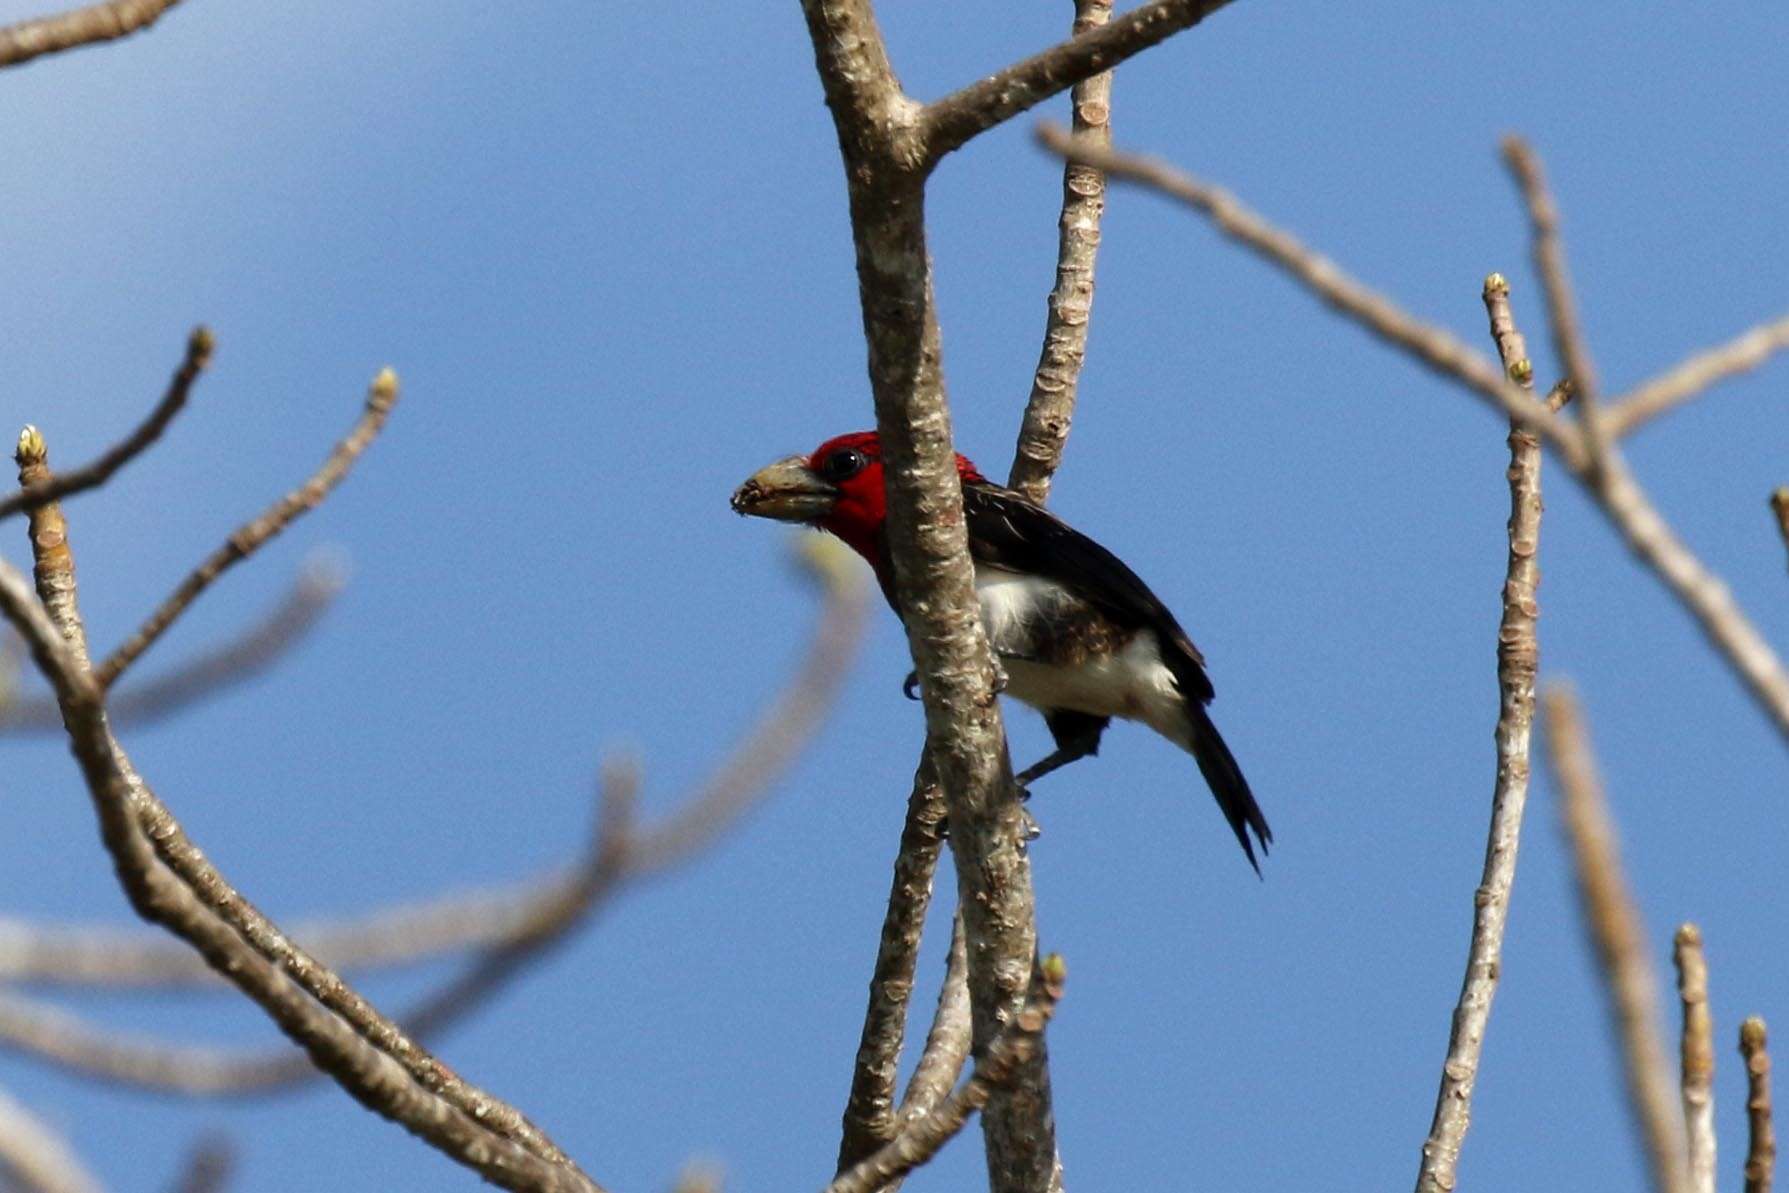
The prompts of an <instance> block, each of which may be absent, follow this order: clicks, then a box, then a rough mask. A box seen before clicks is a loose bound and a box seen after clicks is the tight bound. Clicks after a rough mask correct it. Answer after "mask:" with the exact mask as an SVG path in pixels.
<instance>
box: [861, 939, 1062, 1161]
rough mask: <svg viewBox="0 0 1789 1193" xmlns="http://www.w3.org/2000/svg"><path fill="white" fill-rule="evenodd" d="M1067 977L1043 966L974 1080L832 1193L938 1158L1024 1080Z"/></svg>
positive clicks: (1056, 963) (1050, 962)
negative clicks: (1011, 1085) (998, 1096)
mask: <svg viewBox="0 0 1789 1193" xmlns="http://www.w3.org/2000/svg"><path fill="white" fill-rule="evenodd" d="M1066 976H1067V970H1066V968H1065V967H1064V966H1063V964H1062V958H1060V957H1057V956H1054V955H1052V956H1049V957H1045V958H1044V959H1043V960H1042V961H1040V962H1039V963H1038V965H1037V966H1036V967H1035V969H1034V971H1033V975H1032V985H1031V992H1030V995H1029V997H1028V998H1027V999H1026V1001H1025V1004H1024V1006H1023V1008H1022V1009H1021V1010H1020V1011H1019V1013H1018V1014H1017V1015H1014V1016H1013V1017H1012V1019H1011V1020H1010V1021H1009V1022H1008V1023H1007V1024H1006V1025H1005V1026H1004V1027H1002V1028H1001V1030H1000V1034H999V1035H997V1036H996V1037H995V1038H994V1039H993V1041H992V1042H990V1044H989V1045H988V1047H987V1049H986V1051H984V1052H983V1054H982V1057H981V1059H980V1060H978V1061H976V1062H975V1069H974V1071H973V1072H972V1073H970V1075H969V1080H967V1081H965V1082H964V1083H963V1084H962V1085H961V1086H960V1087H958V1089H957V1090H956V1092H954V1093H952V1094H951V1095H950V1097H948V1098H946V1099H945V1100H944V1103H943V1105H941V1106H939V1107H938V1109H936V1110H934V1111H933V1112H932V1113H930V1114H928V1115H926V1116H925V1117H923V1118H917V1119H914V1120H912V1121H910V1122H907V1123H904V1124H903V1125H902V1126H901V1129H900V1131H899V1132H898V1133H896V1135H895V1136H894V1138H892V1139H891V1140H889V1141H888V1143H886V1144H884V1145H883V1146H882V1147H881V1148H879V1149H878V1150H877V1151H876V1152H875V1153H874V1154H873V1155H871V1156H869V1157H867V1158H866V1159H864V1160H863V1161H862V1162H861V1163H858V1164H856V1165H855V1166H853V1167H852V1168H851V1170H850V1171H848V1172H845V1173H841V1174H840V1175H839V1177H838V1178H837V1179H836V1180H834V1181H833V1182H832V1184H830V1185H828V1186H826V1193H875V1191H876V1190H879V1189H883V1188H886V1187H887V1186H888V1185H889V1184H890V1183H891V1182H894V1181H898V1180H899V1179H900V1178H902V1177H904V1176H906V1175H907V1174H908V1173H909V1172H911V1171H913V1170H914V1169H915V1168H917V1167H919V1166H920V1165H921V1164H924V1163H925V1162H926V1161H928V1160H930V1159H931V1158H932V1157H933V1156H935V1155H937V1154H938V1149H939V1148H941V1147H943V1146H944V1145H945V1144H946V1143H948V1142H950V1140H951V1138H952V1137H953V1136H955V1135H956V1133H957V1132H958V1131H961V1130H962V1129H963V1127H964V1126H965V1125H966V1124H967V1123H968V1121H969V1116H970V1115H972V1114H974V1113H975V1112H976V1111H977V1110H980V1109H981V1108H982V1107H983V1106H986V1105H987V1104H988V1099H989V1097H990V1096H991V1095H992V1094H993V1091H994V1090H996V1089H998V1088H999V1087H1001V1086H1002V1085H1005V1084H1007V1083H1008V1082H1011V1081H1014V1080H1017V1079H1019V1077H1020V1076H1021V1075H1022V1073H1023V1070H1024V1067H1025V1064H1026V1062H1027V1061H1028V1060H1029V1059H1030V1056H1031V1053H1032V1052H1033V1051H1034V1050H1036V1049H1037V1048H1039V1047H1041V1046H1042V1043H1043V1031H1044V1026H1045V1024H1047V1023H1048V1022H1049V1021H1050V1016H1051V1015H1052V1014H1053V1013H1054V1012H1055V1010H1056V1003H1057V1001H1058V1000H1059V999H1060V998H1061V997H1062V983H1063V980H1064V978H1065V977H1066Z"/></svg>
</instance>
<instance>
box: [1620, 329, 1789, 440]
mask: <svg viewBox="0 0 1789 1193" xmlns="http://www.w3.org/2000/svg"><path fill="white" fill-rule="evenodd" d="M1785 348H1789V315H1785V316H1782V317H1780V318H1777V319H1774V320H1772V321H1771V322H1769V323H1763V324H1760V325H1759V326H1757V327H1754V328H1751V329H1750V330H1747V331H1743V332H1741V333H1740V334H1739V335H1737V336H1735V337H1734V338H1733V339H1731V340H1729V341H1727V342H1726V343H1725V344H1721V345H1719V346H1717V347H1714V348H1710V349H1709V350H1708V351H1706V352H1698V353H1697V354H1696V355H1694V356H1692V357H1690V358H1689V359H1688V360H1685V361H1684V362H1683V363H1682V364H1678V365H1674V366H1673V367H1672V368H1670V369H1668V370H1666V371H1665V372H1663V373H1661V374H1660V375H1659V376H1657V377H1654V378H1653V379H1652V380H1650V381H1643V382H1641V383H1640V384H1639V385H1636V386H1635V387H1634V388H1633V389H1631V390H1629V391H1628V392H1627V393H1626V395H1624V396H1623V397H1620V398H1617V399H1614V400H1612V401H1611V402H1610V404H1609V408H1608V411H1607V412H1606V413H1605V414H1604V416H1603V421H1604V423H1606V424H1607V425H1608V428H1609V436H1610V438H1614V439H1618V438H1620V437H1621V436H1623V435H1628V434H1631V433H1633V432H1634V431H1635V430H1637V429H1638V428H1639V427H1640V426H1642V425H1643V424H1645V423H1647V422H1650V421H1651V420H1652V419H1655V418H1657V417H1658V416H1659V415H1661V414H1664V413H1666V412H1667V411H1669V410H1673V409H1675V408H1676V407H1678V406H1681V405H1683V404H1684V403H1685V402H1688V401H1689V400H1691V399H1692V398H1697V397H1700V396H1702V394H1704V393H1706V392H1707V391H1708V389H1709V388H1710V387H1712V386H1714V385H1716V384H1718V383H1719V382H1722V381H1725V380H1726V379H1727V378H1729V377H1732V376H1735V375H1737V374H1739V373H1744V372H1748V371H1749V370H1752V369H1755V368H1757V367H1758V366H1760V365H1762V364H1763V363H1764V362H1765V361H1767V360H1769V359H1770V358H1771V357H1772V356H1774V355H1775V354H1776V353H1778V352H1781V351H1783V350H1784V349H1785Z"/></svg>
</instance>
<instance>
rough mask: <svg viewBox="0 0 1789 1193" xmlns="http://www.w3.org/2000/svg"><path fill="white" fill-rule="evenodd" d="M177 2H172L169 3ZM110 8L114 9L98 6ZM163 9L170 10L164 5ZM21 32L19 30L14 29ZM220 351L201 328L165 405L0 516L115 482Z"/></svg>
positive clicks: (18, 497) (0, 49)
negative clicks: (215, 350) (96, 454)
mask: <svg viewBox="0 0 1789 1193" xmlns="http://www.w3.org/2000/svg"><path fill="white" fill-rule="evenodd" d="M177 2H178V0H168V3H169V4H173V3H177ZM98 7H100V8H110V7H112V6H111V5H105V4H102V5H99V6H98ZM162 7H164V8H165V7H168V5H163V6H162ZM15 28H17V26H15ZM6 34H7V31H6V30H0V66H4V65H5V64H6V59H5V43H6ZM215 347H216V341H215V340H214V339H213V338H212V335H211V331H210V329H208V328H204V327H196V328H194V329H193V333H192V335H190V336H188V337H187V341H186V356H185V358H184V359H182V360H181V362H180V366H179V367H178V368H176V369H175V370H174V377H173V379H172V380H171V381H169V382H168V388H167V390H166V392H164V393H163V394H162V398H161V401H159V402H157V403H156V404H155V408H154V409H153V410H151V411H150V412H149V416H148V417H147V418H145V419H144V420H143V421H142V423H141V424H140V425H138V427H137V429H136V430H134V431H132V432H131V433H130V434H129V435H126V436H125V437H124V438H123V439H121V440H119V441H118V442H117V443H115V444H113V445H112V446H111V447H109V448H107V449H106V450H105V451H104V452H102V453H101V454H100V455H99V457H98V458H97V459H95V460H93V461H92V462H91V463H88V464H83V465H82V466H81V467H79V468H75V469H71V470H70V471H68V472H65V473H63V474H61V475H60V476H53V477H46V478H44V479H42V480H38V481H34V482H32V483H29V484H25V485H22V486H21V487H20V488H19V490H18V491H17V492H15V493H10V494H8V495H7V496H6V497H3V498H0V518H9V517H11V516H12V515H14V514H16V513H19V512H20V511H21V510H27V509H30V508H31V507H32V506H36V505H42V504H43V503H44V502H46V501H60V500H61V499H62V498H64V497H72V496H74V495H75V494H76V493H81V492H85V491H86V490H88V489H93V488H97V487H98V486H100V485H103V484H105V483H106V482H107V481H108V480H111V479H112V474H113V473H115V472H117V471H118V470H119V469H120V468H122V467H124V466H125V465H126V464H128V463H130V462H131V461H132V460H134V459H135V458H136V457H138V456H140V455H142V454H143V452H144V450H145V449H147V448H148V447H149V446H150V445H151V444H153V443H154V442H155V441H156V440H157V439H159V438H161V433H162V432H163V431H164V430H166V429H167V426H168V424H169V423H171V422H173V421H174V416H175V415H176V414H179V413H180V411H181V410H182V409H183V408H184V407H185V406H186V399H187V397H188V395H190V394H191V393H192V388H193V382H195V381H197V380H198V379H199V374H200V373H202V372H204V370H205V366H206V365H207V364H209V363H211V353H212V350H213V348H215Z"/></svg>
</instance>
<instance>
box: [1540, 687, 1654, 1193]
mask: <svg viewBox="0 0 1789 1193" xmlns="http://www.w3.org/2000/svg"><path fill="white" fill-rule="evenodd" d="M1544 704H1545V708H1546V715H1547V745H1548V754H1549V758H1550V761H1551V762H1552V764H1553V774H1554V778H1555V780H1556V781H1557V782H1558V784H1559V790H1560V795H1561V799H1562V801H1563V809H1562V811H1563V815H1564V820H1565V828H1566V835H1567V837H1568V838H1569V839H1570V843H1571V848H1572V858H1573V861H1574V863H1575V869H1576V872H1577V881H1578V900H1579V904H1580V907H1581V910H1582V914H1583V918H1584V926H1585V930H1586V931H1587V932H1588V933H1589V936H1590V943H1591V945H1592V947H1593V949H1594V951H1595V953H1596V958H1597V963H1598V967H1599V969H1600V970H1601V973H1602V978H1603V989H1604V992H1605V994H1606V995H1607V997H1608V1001H1609V1015H1610V1018H1611V1020H1612V1021H1613V1023H1614V1025H1615V1028H1616V1035H1617V1037H1618V1039H1619V1041H1620V1044H1621V1055H1622V1061H1623V1066H1624V1068H1625V1069H1626V1072H1627V1086H1628V1105H1629V1109H1630V1110H1631V1112H1632V1113H1633V1116H1634V1127H1635V1129H1636V1130H1637V1131H1638V1132H1639V1134H1640V1137H1641V1140H1642V1141H1643V1142H1644V1144H1645V1148H1646V1155H1647V1159H1648V1164H1647V1169H1648V1172H1649V1174H1650V1176H1651V1178H1652V1186H1653V1188H1654V1189H1655V1190H1656V1191H1657V1193H1689V1180H1688V1177H1689V1170H1688V1168H1687V1167H1686V1166H1685V1163H1684V1159H1685V1157H1684V1132H1683V1121H1682V1119H1681V1118H1680V1117H1679V1107H1678V1104H1677V1097H1676V1094H1675V1091H1674V1090H1673V1089H1672V1081H1671V1075H1670V1066H1669V1064H1668V1062H1667V1061H1666V1060H1665V1047H1664V1043H1663V1041H1662V1040H1661V1039H1660V1036H1659V1028H1658V1014H1659V1008H1658V983H1657V981H1656V979H1655V978H1654V976H1653V972H1652V965H1651V963H1650V962H1649V961H1648V959H1647V955H1646V932H1645V929H1644V928H1643V927H1642V926H1641V924H1640V913H1639V910H1638V909H1637V908H1636V907H1635V906H1634V900H1633V896H1632V895H1631V894H1630V893H1629V890H1628V883H1627V878H1626V876H1625V875H1624V874H1623V873H1622V869H1621V855H1620V850H1619V847H1618V846H1617V844H1616V837H1615V825H1614V823H1613V822H1612V821H1611V819H1610V817H1609V808H1608V804H1607V803H1606V802H1605V800H1604V798H1603V787H1602V780H1601V779H1600V778H1599V777H1598V776H1597V772H1596V763H1595V761H1594V759H1593V756H1592V754H1591V747H1590V739H1589V734H1588V731H1587V730H1586V729H1585V726H1584V720H1583V717H1582V715H1581V714H1580V712H1579V710H1578V702H1577V698H1576V697H1575V696H1573V695H1572V693H1571V690H1570V689H1569V688H1566V687H1563V686H1559V685H1554V686H1551V687H1549V688H1548V689H1547V692H1546V696H1545V700H1544Z"/></svg>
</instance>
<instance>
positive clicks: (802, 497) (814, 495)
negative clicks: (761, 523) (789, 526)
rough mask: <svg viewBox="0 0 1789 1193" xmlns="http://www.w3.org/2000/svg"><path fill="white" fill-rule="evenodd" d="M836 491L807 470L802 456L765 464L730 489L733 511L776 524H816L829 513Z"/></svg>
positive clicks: (836, 497) (837, 493)
mask: <svg viewBox="0 0 1789 1193" xmlns="http://www.w3.org/2000/svg"><path fill="white" fill-rule="evenodd" d="M838 499H839V491H838V489H837V488H836V487H835V486H833V485H830V484H827V483H826V482H825V481H824V480H821V479H820V477H819V476H818V475H817V474H816V473H815V472H814V470H813V469H811V468H809V467H808V462H807V460H806V458H805V457H802V456H790V457H789V458H788V459H786V460H778V461H777V462H776V463H774V464H768V465H766V466H765V467H763V468H760V469H758V471H756V472H754V473H752V475H751V476H750V477H749V478H748V479H747V480H746V482H745V484H743V485H741V486H739V488H737V489H735V490H733V512H734V513H736V514H750V515H751V516H752V517H754V518H773V519H775V520H776V521H778V522H818V521H819V520H820V519H821V518H824V517H826V515H828V514H830V513H831V512H832V507H833V505H834V503H835V502H837V501H838Z"/></svg>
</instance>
